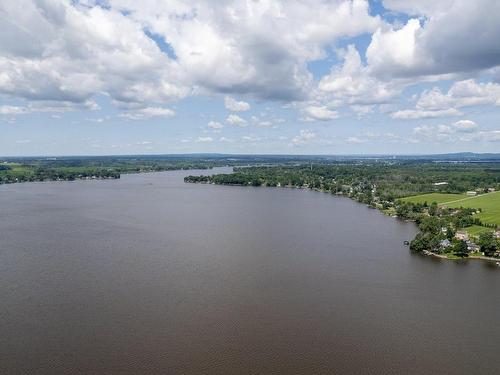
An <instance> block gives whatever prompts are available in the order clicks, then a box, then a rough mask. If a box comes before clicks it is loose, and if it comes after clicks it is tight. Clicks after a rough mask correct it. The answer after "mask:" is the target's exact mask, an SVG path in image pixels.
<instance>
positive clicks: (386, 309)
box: [0, 171, 500, 374]
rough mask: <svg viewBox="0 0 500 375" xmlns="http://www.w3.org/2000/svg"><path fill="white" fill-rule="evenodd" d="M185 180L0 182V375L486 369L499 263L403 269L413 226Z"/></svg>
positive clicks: (278, 194) (283, 195)
mask: <svg viewBox="0 0 500 375" xmlns="http://www.w3.org/2000/svg"><path fill="white" fill-rule="evenodd" d="M201 173H203V172H202V171H190V172H186V171H175V172H165V173H156V174H141V175H126V176H122V179H121V180H107V181H78V182H47V183H29V184H17V185H8V186H0V303H1V305H0V373H2V374H150V373H157V374H331V373H337V374H366V373H372V374H472V373H473V374H498V373H499V372H500V355H499V350H500V324H499V323H498V314H499V312H500V293H499V290H500V267H497V266H495V265H494V264H493V265H492V264H488V263H483V262H479V261H467V262H450V261H443V260H439V259H432V258H427V257H422V256H418V255H412V254H411V253H410V252H409V251H408V249H407V248H406V247H405V246H403V241H404V240H408V239H411V238H412V237H413V236H414V234H415V233H416V229H415V226H414V225H413V224H411V223H404V222H401V221H398V220H396V219H393V218H390V217H386V216H383V215H382V214H381V213H380V212H378V211H376V210H372V209H369V208H367V207H365V206H363V205H360V204H358V203H355V202H353V201H351V200H349V199H346V198H337V197H333V196H331V195H328V194H323V193H318V192H313V191H307V190H295V189H279V188H250V187H248V188H246V187H226V186H213V185H193V184H184V183H183V176H185V175H187V174H201ZM204 173H206V172H204ZM209 173H210V172H209Z"/></svg>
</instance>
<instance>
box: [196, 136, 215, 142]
mask: <svg viewBox="0 0 500 375" xmlns="http://www.w3.org/2000/svg"><path fill="white" fill-rule="evenodd" d="M213 141H214V139H213V138H212V137H198V138H197V139H196V141H195V142H197V143H212V142H213Z"/></svg>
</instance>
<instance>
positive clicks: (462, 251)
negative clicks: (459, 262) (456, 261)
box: [453, 240, 469, 258]
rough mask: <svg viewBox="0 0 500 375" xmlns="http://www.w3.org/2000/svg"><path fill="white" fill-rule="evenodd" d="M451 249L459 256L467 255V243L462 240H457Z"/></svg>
mask: <svg viewBox="0 0 500 375" xmlns="http://www.w3.org/2000/svg"><path fill="white" fill-rule="evenodd" d="M453 250H454V251H455V254H456V255H457V256H459V257H462V258H463V257H467V256H469V253H468V250H467V243H466V242H465V241H464V240H460V241H458V242H457V243H456V244H455V246H454V248H453Z"/></svg>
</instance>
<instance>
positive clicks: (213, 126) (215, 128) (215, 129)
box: [207, 121, 224, 133]
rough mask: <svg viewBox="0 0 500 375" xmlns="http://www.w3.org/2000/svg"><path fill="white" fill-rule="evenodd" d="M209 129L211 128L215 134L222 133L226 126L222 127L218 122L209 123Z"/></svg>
mask: <svg viewBox="0 0 500 375" xmlns="http://www.w3.org/2000/svg"><path fill="white" fill-rule="evenodd" d="M207 127H208V128H210V129H212V131H213V132H214V133H218V132H220V131H221V129H222V128H223V127H224V125H222V124H221V123H220V122H218V121H209V123H208V125H207Z"/></svg>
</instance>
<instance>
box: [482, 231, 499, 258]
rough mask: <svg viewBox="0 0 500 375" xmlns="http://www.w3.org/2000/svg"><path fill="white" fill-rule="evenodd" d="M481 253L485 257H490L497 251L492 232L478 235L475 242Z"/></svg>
mask: <svg viewBox="0 0 500 375" xmlns="http://www.w3.org/2000/svg"><path fill="white" fill-rule="evenodd" d="M477 244H478V245H479V247H480V248H481V251H482V252H484V255H486V256H492V255H493V254H494V253H495V252H496V251H497V249H498V248H497V241H496V239H495V236H494V235H493V232H484V233H481V234H480V235H479V240H478V242H477Z"/></svg>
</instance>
